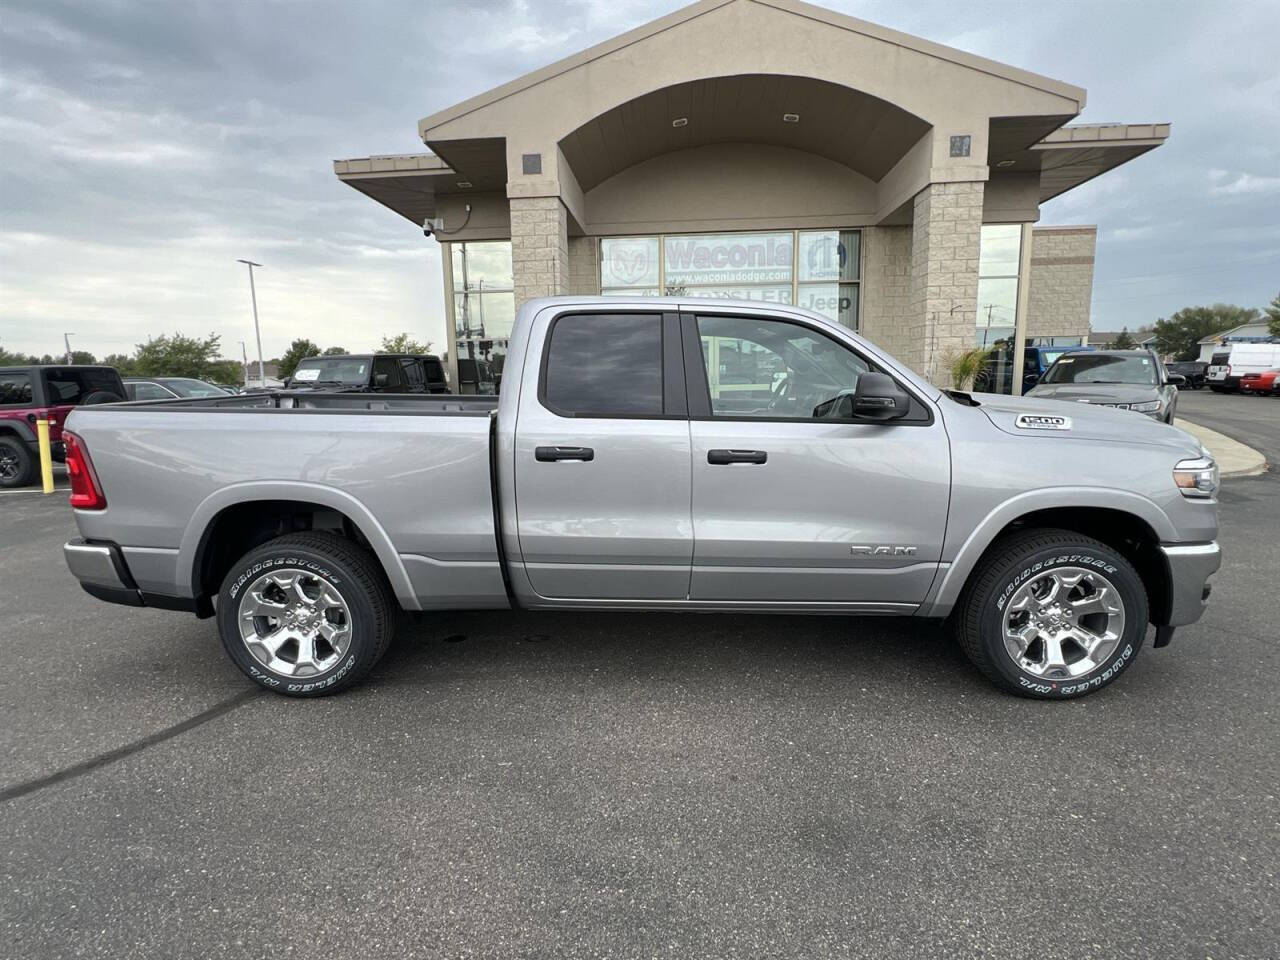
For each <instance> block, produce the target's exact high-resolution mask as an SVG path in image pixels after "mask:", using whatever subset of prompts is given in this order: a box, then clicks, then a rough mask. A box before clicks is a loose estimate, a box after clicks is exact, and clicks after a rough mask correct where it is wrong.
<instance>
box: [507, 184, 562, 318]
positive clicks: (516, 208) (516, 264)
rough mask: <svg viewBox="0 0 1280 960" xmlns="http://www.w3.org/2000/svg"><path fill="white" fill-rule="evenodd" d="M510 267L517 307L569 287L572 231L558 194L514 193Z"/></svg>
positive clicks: (512, 199) (511, 201) (554, 294)
mask: <svg viewBox="0 0 1280 960" xmlns="http://www.w3.org/2000/svg"><path fill="white" fill-rule="evenodd" d="M510 203H511V267H512V272H513V273H514V274H515V276H514V280H515V288H516V307H517V308H519V306H520V304H522V303H524V302H525V301H526V300H532V299H533V298H534V297H551V296H557V295H559V294H562V293H565V292H566V291H567V290H568V288H569V235H568V229H567V227H568V225H567V222H566V219H565V209H564V204H562V203H561V202H560V199H559V197H512V198H511V200H510Z"/></svg>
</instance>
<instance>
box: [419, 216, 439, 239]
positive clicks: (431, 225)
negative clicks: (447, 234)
mask: <svg viewBox="0 0 1280 960" xmlns="http://www.w3.org/2000/svg"><path fill="white" fill-rule="evenodd" d="M443 229H444V219H443V218H442V217H427V219H425V220H423V221H422V235H423V236H424V237H429V236H431V235H432V234H433V233H439V232H440V231H441V230H443Z"/></svg>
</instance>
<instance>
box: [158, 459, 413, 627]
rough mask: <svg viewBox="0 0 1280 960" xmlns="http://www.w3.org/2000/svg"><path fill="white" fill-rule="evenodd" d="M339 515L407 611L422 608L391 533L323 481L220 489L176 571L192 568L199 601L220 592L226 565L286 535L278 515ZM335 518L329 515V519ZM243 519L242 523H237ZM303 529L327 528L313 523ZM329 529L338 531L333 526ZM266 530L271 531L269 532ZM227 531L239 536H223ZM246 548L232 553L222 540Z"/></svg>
mask: <svg viewBox="0 0 1280 960" xmlns="http://www.w3.org/2000/svg"><path fill="white" fill-rule="evenodd" d="M324 514H331V515H336V518H337V520H338V522H339V526H340V529H341V530H342V531H343V533H344V535H347V536H349V537H350V538H351V539H354V540H357V541H358V542H361V543H362V544H363V545H366V546H367V547H368V548H369V549H370V550H371V551H372V552H373V554H374V556H375V557H377V559H378V563H379V565H380V566H381V567H382V570H383V573H384V574H385V575H386V578H387V582H388V583H389V584H390V586H391V591H392V593H393V594H394V595H395V597H396V599H397V601H399V603H400V605H401V606H402V607H404V608H405V609H406V610H418V609H420V606H419V603H418V599H417V595H416V594H415V593H414V591H413V586H412V584H411V582H410V580H409V575H408V573H407V572H406V571H405V568H404V564H403V563H402V562H401V560H400V555H399V554H398V553H397V551H396V549H395V546H394V544H392V542H391V538H390V536H389V535H388V534H387V532H386V530H385V529H383V527H382V524H380V523H379V522H378V520H377V518H376V517H375V516H374V515H373V513H372V512H371V511H370V510H369V508H368V507H366V506H365V505H364V504H363V503H361V502H360V501H359V500H357V499H356V498H355V497H353V496H351V495H350V494H348V493H346V492H344V491H342V490H337V489H334V488H333V487H326V486H324V485H322V484H314V483H301V482H290V481H253V482H250V483H243V484H233V485H231V486H228V487H223V488H222V489H220V490H218V491H216V492H215V493H213V494H211V495H210V496H209V497H207V498H206V499H205V500H204V501H202V502H201V503H200V505H199V506H197V507H196V509H195V511H194V513H193V514H192V516H191V519H190V520H189V521H188V523H187V527H186V529H185V531H184V532H183V535H182V541H181V545H180V546H179V548H178V563H177V569H178V571H179V572H180V573H181V571H187V573H188V576H189V585H190V590H191V596H193V597H194V598H195V599H196V602H197V604H198V605H203V604H207V603H208V602H209V600H210V599H211V598H212V597H213V596H214V595H216V594H217V592H218V589H219V585H220V584H221V580H222V575H224V574H225V572H226V571H225V567H227V566H229V564H230V563H232V562H234V561H235V559H236V558H237V557H239V556H243V555H244V553H245V552H246V551H247V550H249V549H252V548H253V547H254V546H256V545H257V544H258V543H262V542H265V541H266V540H268V539H271V538H272V537H274V536H278V535H281V534H282V533H287V532H293V530H294V529H298V528H294V527H290V528H288V529H285V530H283V531H281V530H279V529H278V528H274V527H270V526H269V522H270V521H271V520H273V519H275V520H279V521H284V520H285V519H286V518H290V522H291V523H294V522H296V520H293V519H292V518H298V517H308V518H310V521H311V522H314V521H315V519H316V518H317V517H318V516H320V515H324ZM328 519H331V518H326V520H328ZM237 521H239V523H237ZM301 529H324V528H323V527H322V528H315V527H312V526H307V527H303V528H301ZM329 529H333V528H332V527H329ZM264 533H266V534H268V535H266V536H264V535H263V534H264ZM228 535H231V536H233V537H234V539H232V540H230V541H228V540H226V539H222V538H224V537H226V536H228ZM227 543H231V544H234V545H235V546H236V547H243V549H239V551H238V552H237V553H236V554H235V556H230V557H228V556H227V554H228V550H227V549H225V547H220V544H227Z"/></svg>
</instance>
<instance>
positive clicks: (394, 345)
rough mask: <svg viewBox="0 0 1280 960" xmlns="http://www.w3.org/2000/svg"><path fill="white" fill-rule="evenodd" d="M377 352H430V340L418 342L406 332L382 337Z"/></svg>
mask: <svg viewBox="0 0 1280 960" xmlns="http://www.w3.org/2000/svg"><path fill="white" fill-rule="evenodd" d="M378 352H379V353H430V352H431V341H430V340H428V341H427V342H426V343H419V342H418V341H417V340H414V339H413V337H411V336H410V335H409V334H407V333H402V334H400V335H399V336H395V337H383V338H382V346H381V347H379V348H378Z"/></svg>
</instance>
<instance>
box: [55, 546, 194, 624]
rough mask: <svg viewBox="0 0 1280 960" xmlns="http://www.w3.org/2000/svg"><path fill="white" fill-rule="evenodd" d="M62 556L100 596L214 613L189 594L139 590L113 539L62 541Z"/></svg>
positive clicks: (130, 603) (85, 585) (127, 603)
mask: <svg viewBox="0 0 1280 960" xmlns="http://www.w3.org/2000/svg"><path fill="white" fill-rule="evenodd" d="M62 556H63V558H64V559H65V560H66V561H67V569H68V570H70V571H71V575H72V576H73V577H75V578H76V579H77V580H79V581H80V587H81V589H83V590H84V592H85V593H87V594H89V595H90V596H92V597H97V598H98V599H99V600H106V601H107V602H108V603H120V604H124V605H125V606H126V607H159V608H160V609H162V610H182V611H185V612H188V613H195V614H196V615H197V616H201V617H205V616H211V615H212V614H213V608H212V607H211V606H210V605H209V602H208V601H207V600H206V601H205V602H203V603H201V602H200V601H197V600H192V599H190V598H188V597H170V596H166V595H164V594H158V593H144V592H143V591H141V590H139V589H138V584H137V583H136V582H134V579H133V575H132V574H131V573H129V567H128V565H127V564H126V563H125V562H124V554H123V553H121V551H120V548H119V547H118V546H116V545H115V544H114V543H108V542H104V541H93V542H90V541H87V540H81V539H79V538H76V539H75V540H68V541H67V542H66V543H64V544H63V545H62Z"/></svg>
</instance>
